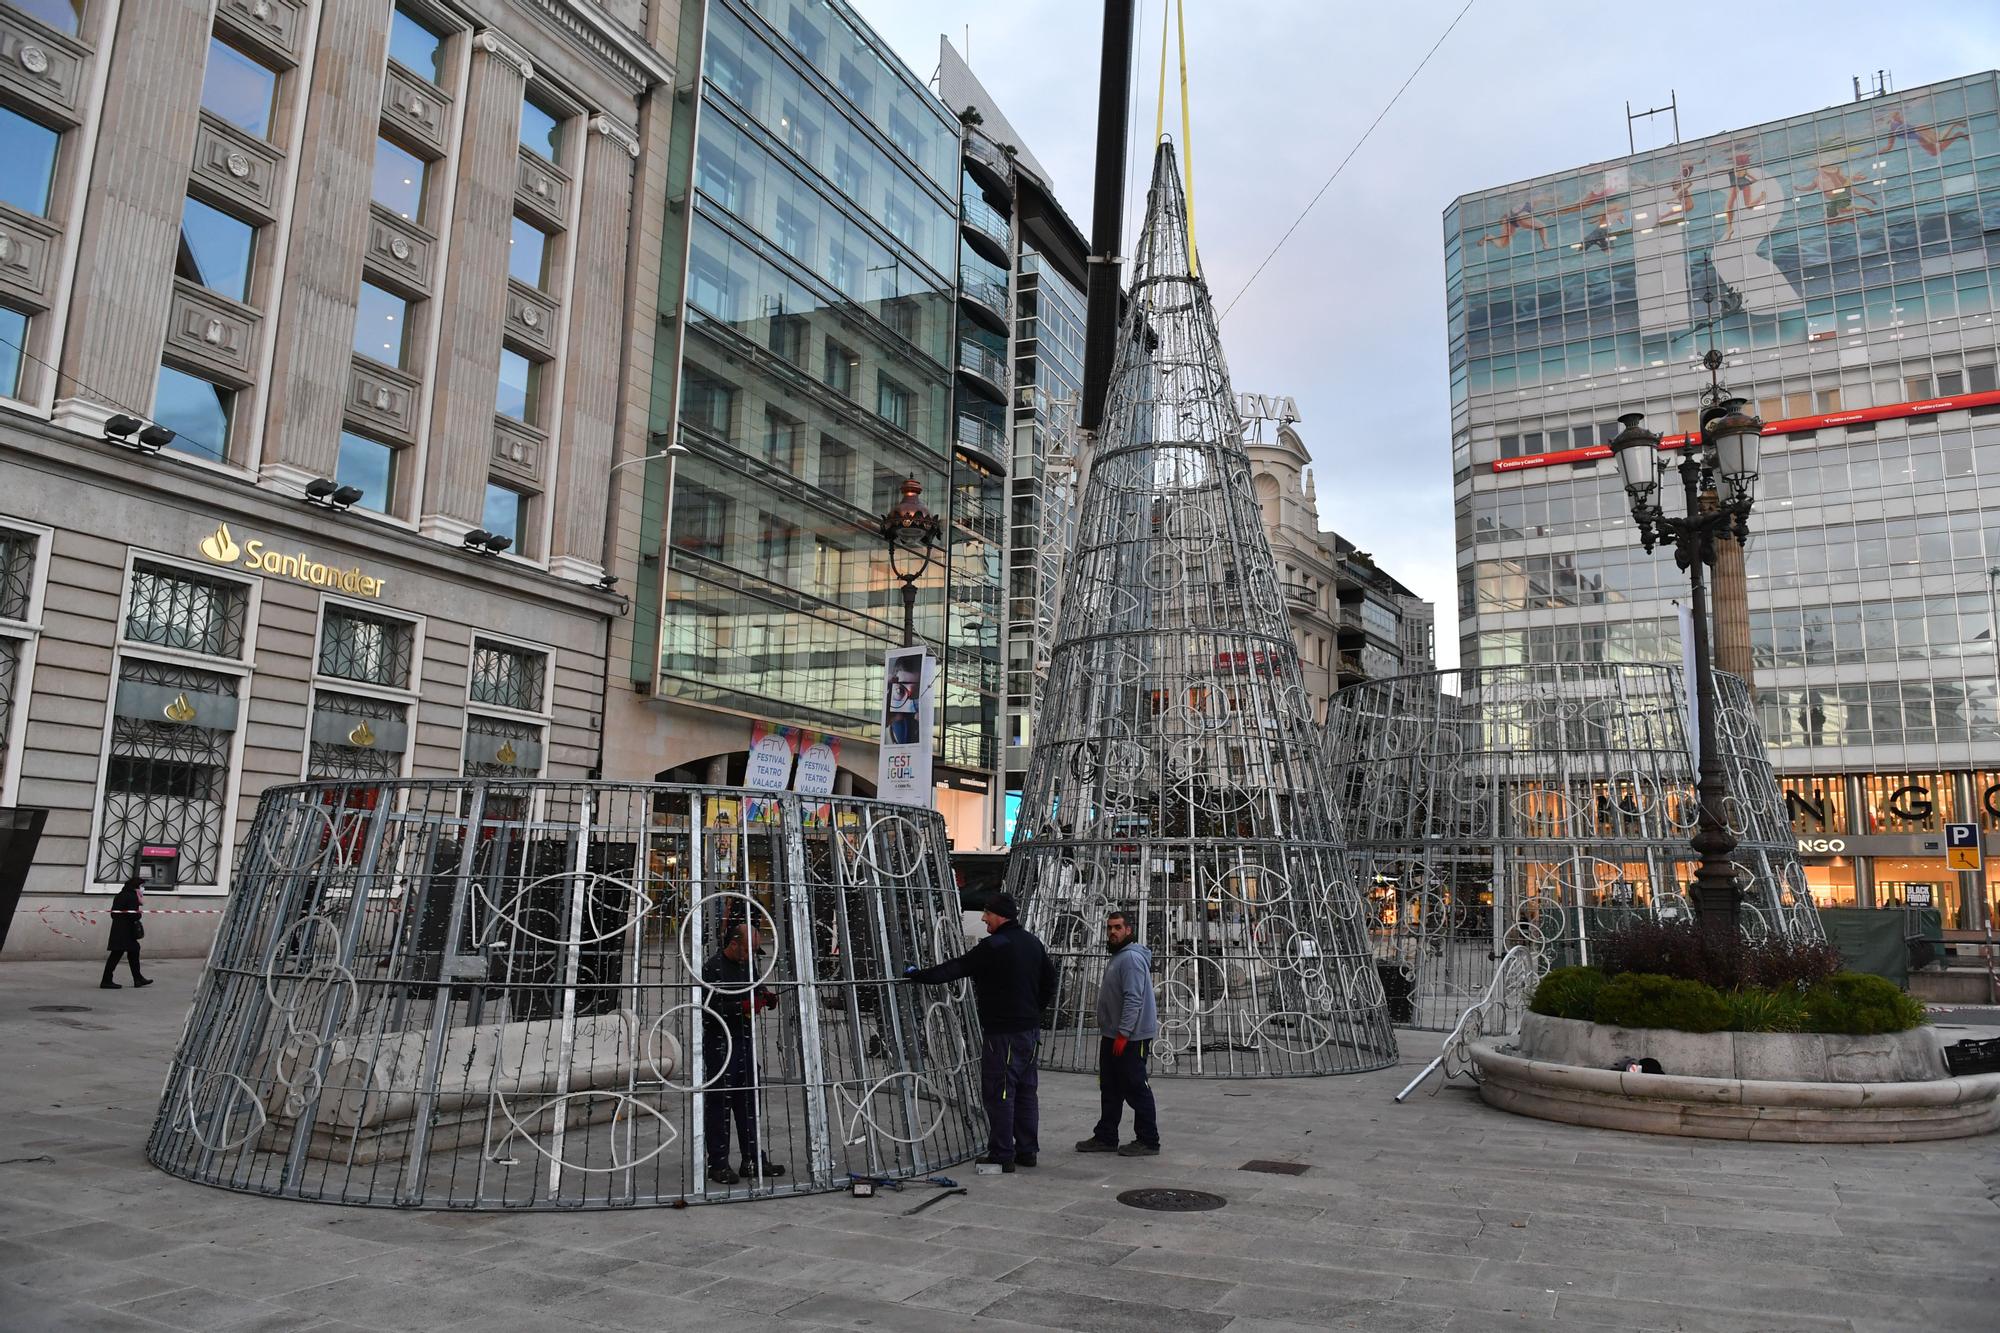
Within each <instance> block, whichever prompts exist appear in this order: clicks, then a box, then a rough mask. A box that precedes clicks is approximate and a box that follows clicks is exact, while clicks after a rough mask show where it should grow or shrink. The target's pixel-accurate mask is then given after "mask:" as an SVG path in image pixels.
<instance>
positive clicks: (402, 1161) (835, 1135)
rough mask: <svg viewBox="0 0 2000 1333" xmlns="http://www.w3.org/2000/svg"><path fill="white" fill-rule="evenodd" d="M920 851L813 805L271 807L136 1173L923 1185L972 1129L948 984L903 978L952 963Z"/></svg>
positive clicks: (475, 1195)
mask: <svg viewBox="0 0 2000 1333" xmlns="http://www.w3.org/2000/svg"><path fill="white" fill-rule="evenodd" d="M946 845H947V843H946V835H945V829H944V823H943V820H942V819H941V818H940V817H939V816H938V815H937V814H936V813H935V812H933V811H929V810H914V809H911V808H909V807H906V806H894V805H888V804H884V803H880V802H875V801H864V800H858V799H854V798H850V797H842V796H835V797H831V798H827V799H824V800H816V799H812V798H801V797H799V796H796V795H792V794H789V793H786V794H775V793H751V792H745V791H742V790H740V789H724V788H710V787H693V786H678V785H666V784H646V785H637V784H617V783H588V784H584V783H558V782H500V781H492V782H488V781H480V780H476V779H467V780H462V781H450V782H415V781H410V782H405V781H383V782H367V783H359V782H357V783H330V782H329V783H312V784H306V785H300V786H289V787H280V788H274V789H272V790H271V791H269V792H266V793H265V795H264V796H263V798H262V800H261V801H260V803H259V806H258V810H257V816H256V819H255V821H254V822H253V823H252V824H251V827H250V830H249V834H248V837H247V839H246V841H245V847H244V851H243V854H242V855H241V857H240V858H239V861H238V866H237V874H236V882H235V883H234V885H233V886H232V889H231V893H230V898H229V903H228V906H227V908H226V910H225V915H224V917H223V920H222V925H221V928H220V931H219V933H218V936H217V940H216V943H215V947H214V949H213V950H212V951H211V953H210V956H209V960H208V964H207V967H206V968H205V970H204V971H203V974H202V978H201V982H200V984H199V986H198V987H197V988H196V992H195V997H194V1001H193V1005H192V1008H191V1011H190V1014H189V1018H188V1022H187V1026H186V1028H185V1029H184V1031H183V1033H182V1036H181V1040H180V1042H179V1044H178V1046H177V1048H176V1050H175V1052H174V1056H173V1062H172V1064H171V1065H170V1066H169V1072H168V1076H167V1081H166V1087H165V1090H164V1093H163V1095H162V1098H161V1103H160V1109H159V1115H158V1118H157V1119H156V1121H155V1123H154V1126H153V1130H152V1134H151V1137H150V1139H149V1140H148V1143H147V1155H148V1156H149V1157H150V1158H151V1160H152V1161H153V1162H154V1164H155V1165H157V1166H159V1167H160V1168H161V1169H162V1170H164V1171H166V1172H168V1173H170V1174H172V1175H176V1176H181V1177H184V1178H186V1179H189V1180H195V1181H199V1182H202V1183H204V1184H209V1185H217V1186H221V1187H224V1188H228V1189H235V1190H242V1191H246V1192H251V1193H259V1194H268V1195H274V1196H280V1197H286V1198H295V1199H308V1200H315V1201H320V1202H328V1203H347V1204H377V1205H390V1206H399V1207H446V1208H467V1209H475V1210H477V1209H496V1210H500V1209H504V1210H519V1209H590V1208H620V1207H631V1206H637V1205H647V1204H664V1205H671V1206H680V1205H683V1204H694V1203H713V1202H734V1201H740V1200H746V1199H761V1198H768V1197H772V1196H775V1195H780V1194H794V1193H812V1192H815V1191H827V1190H837V1189H845V1188H846V1187H847V1184H848V1179H849V1173H850V1172H853V1173H859V1174H863V1175H871V1176H889V1177H919V1178H920V1177H923V1176H925V1175H929V1174H932V1173H934V1172H936V1171H938V1170H939V1169H941V1168H943V1167H947V1166H950V1165H952V1164H954V1163H957V1162H962V1161H964V1160H966V1159H967V1158H969V1157H971V1156H972V1155H973V1154H974V1153H976V1152H977V1151H979V1149H980V1148H981V1147H982V1146H983V1144H984V1142H985V1138H986V1127H985V1116H984V1113H983V1112H982V1111H981V1109H980V1103H979V1100H978V1078H977V1065H978V1047H979V1038H978V1028H977V1019H976V1016H975V1014H974V1011H973V1008H972V1001H971V997H970V995H969V994H968V992H967V990H966V987H965V985H964V984H963V983H960V984H958V985H955V986H952V987H916V986H908V985H901V984H898V981H899V978H900V974H901V972H902V969H903V968H904V967H905V966H907V965H909V964H911V963H916V964H922V965H928V964H932V963H936V962H940V961H942V960H943V959H945V958H947V957H950V956H953V955H956V954H958V953H960V952H962V951H963V950H964V949H965V948H966V946H967V943H968V941H967V940H966V939H965V938H964V935H963V933H962V926H961V917H960V912H959V907H958V898H957V891H956V888H955V886H954V885H953V883H952V879H951V874H950V870H949V868H948V866H947V863H946V860H945V851H944V849H945V847H946ZM739 926H747V927H748V930H747V934H748V936H749V941H748V942H749V944H750V945H751V947H750V948H748V949H744V948H742V947H741V945H738V946H730V945H729V943H728V942H729V941H730V939H731V938H732V936H734V935H737V934H738V933H739V932H738V930H737V927H739ZM732 947H734V948H736V949H737V951H738V953H739V955H740V956H739V957H737V958H734V959H732V958H730V957H729V954H728V950H729V949H730V948H732ZM739 1175H740V1177H741V1178H740V1179H739V1178H738V1177H739Z"/></svg>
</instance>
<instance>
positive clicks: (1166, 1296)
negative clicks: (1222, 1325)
mask: <svg viewBox="0 0 2000 1333" xmlns="http://www.w3.org/2000/svg"><path fill="white" fill-rule="evenodd" d="M1198 1268H1199V1260H1198V1259H1196V1258H1195V1257H1194V1256H1189V1265H1188V1269H1187V1271H1188V1272H1189V1273H1192V1272H1195V1271H1198ZM1140 1271H1141V1270H1136V1269H1121V1270H1120V1273H1119V1276H1117V1277H1114V1278H1112V1279H1110V1280H1109V1281H1107V1280H1106V1275H1105V1272H1104V1269H1103V1268H1102V1267H1101V1266H1098V1265H1095V1264H1072V1263H1065V1262H1063V1261H1062V1260H1060V1259H1033V1260H1030V1261H1029V1262H1027V1263H1025V1264H1022V1265H1021V1266H1020V1267H1019V1268H1016V1269H1015V1270H1013V1271H1012V1272H1010V1273H1008V1274H1007V1276H1006V1277H1004V1278H1002V1279H1001V1281H1002V1283H1004V1284H1005V1285H1007V1286H1013V1287H1024V1288H1026V1289H1028V1290H1030V1291H1067V1292H1074V1293H1076V1294H1077V1295H1081V1296H1098V1295H1106V1294H1109V1293H1111V1292H1117V1293H1118V1296H1119V1299H1124V1298H1125V1296H1126V1295H1127V1294H1129V1295H1131V1296H1133V1297H1136V1298H1138V1299H1140V1300H1144V1301H1146V1302H1148V1303H1149V1304H1154V1305H1171V1306H1176V1307H1179V1308H1181V1309H1187V1310H1206V1309H1210V1308H1212V1307H1214V1306H1216V1305H1219V1304H1220V1303H1221V1302H1222V1301H1223V1300H1224V1299H1225V1298H1226V1297H1227V1296H1229V1294H1230V1293H1231V1292H1233V1291H1235V1290H1236V1284H1235V1283H1233V1282H1224V1281H1218V1280H1216V1279H1214V1278H1207V1277H1192V1276H1184V1275H1181V1274H1175V1273H1147V1274H1146V1275H1145V1276H1143V1277H1141V1276H1139V1273H1140Z"/></svg>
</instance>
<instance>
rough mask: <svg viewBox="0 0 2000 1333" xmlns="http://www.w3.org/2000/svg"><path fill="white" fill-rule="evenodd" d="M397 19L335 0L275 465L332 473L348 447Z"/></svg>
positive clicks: (313, 130)
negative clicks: (359, 313) (351, 377)
mask: <svg viewBox="0 0 2000 1333" xmlns="http://www.w3.org/2000/svg"><path fill="white" fill-rule="evenodd" d="M387 40H388V31H387V29H386V28H385V27H384V26H383V22H382V6H381V5H380V4H379V3H376V0H326V4H325V6H324V7H323V9H322V10H321V13H320V29H319V51H318V55H317V57H316V58H315V59H314V61H313V70H312V83H311V85H310V87H308V88H307V89H306V93H305V96H304V97H303V98H302V99H300V100H301V114H303V115H305V116H306V118H307V120H306V133H305V136H304V141H303V144H302V146H301V148H300V160H299V188H298V197H297V199H296V200H295V201H294V204H293V209H292V234H291V243H290V246H289V248H288V249H287V251H286V255H285V274H284V284H285V285H284V292H283V294H282V296H281V297H280V298H279V302H278V312H277V313H278V326H277V328H276V329H275V330H273V336H274V337H275V338H276V339H277V349H276V355H275V357H274V358H273V360H272V363H271V387H270V395H269V396H270V409H269V412H268V413H267V415H266V417H265V434H264V450H263V455H264V456H263V460H262V462H263V468H262V470H263V473H264V475H265V476H266V477H278V478H283V479H285V480H289V481H294V482H297V481H305V480H310V479H311V478H313V477H330V476H332V475H333V470H334V465H335V462H336V461H337V459H338V457H339V453H340V423H341V416H342V412H343V408H344V405H345V403H346V399H347V382H348V366H349V364H350V362H349V357H350V354H351V353H352V351H353V348H354V319H355V312H356V306H357V302H358V300H359V298H360V292H361V261H362V257H363V255H364V254H365V253H366V251H367V246H368V227H369V214H368V201H369V198H370V196H371V194H372V193H373V180H374V170H375V137H376V135H377V133H378V132H379V128H380V125H381V121H382V70H383V60H384V57H385V55H386V44H387Z"/></svg>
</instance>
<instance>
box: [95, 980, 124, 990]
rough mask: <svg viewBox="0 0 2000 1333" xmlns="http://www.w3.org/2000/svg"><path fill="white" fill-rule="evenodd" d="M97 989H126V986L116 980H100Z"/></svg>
mask: <svg viewBox="0 0 2000 1333" xmlns="http://www.w3.org/2000/svg"><path fill="white" fill-rule="evenodd" d="M97 989H99V990H124V989H125V988H124V987H123V986H121V985H119V984H118V983H117V982H115V981H100V982H98V983H97Z"/></svg>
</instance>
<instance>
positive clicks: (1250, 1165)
mask: <svg viewBox="0 0 2000 1333" xmlns="http://www.w3.org/2000/svg"><path fill="white" fill-rule="evenodd" d="M1236 1169H1237V1170H1238V1171H1262V1172H1263V1173H1264V1174H1265V1175H1268V1176H1302V1175H1304V1174H1305V1173H1306V1164H1305V1163H1304V1162H1267V1161H1265V1160H1264V1159H1263V1158H1261V1157H1260V1158H1258V1159H1257V1160H1256V1161H1254V1162H1245V1163H1244V1164H1243V1165H1241V1166H1239V1167H1237V1168H1236Z"/></svg>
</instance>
